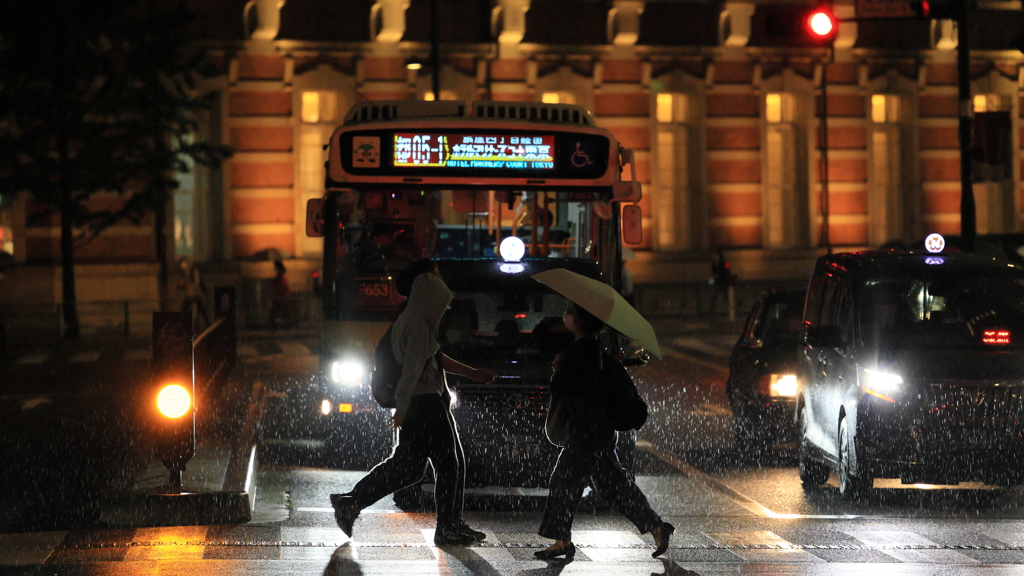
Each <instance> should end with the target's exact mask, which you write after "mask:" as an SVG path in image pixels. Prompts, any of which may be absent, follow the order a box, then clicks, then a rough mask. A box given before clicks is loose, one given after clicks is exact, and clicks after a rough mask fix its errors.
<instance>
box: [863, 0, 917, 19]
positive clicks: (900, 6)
mask: <svg viewBox="0 0 1024 576" xmlns="http://www.w3.org/2000/svg"><path fill="white" fill-rule="evenodd" d="M916 16H917V14H916V13H915V12H914V9H913V8H912V7H911V3H910V2H908V1H907V0H857V18H914V17H916Z"/></svg>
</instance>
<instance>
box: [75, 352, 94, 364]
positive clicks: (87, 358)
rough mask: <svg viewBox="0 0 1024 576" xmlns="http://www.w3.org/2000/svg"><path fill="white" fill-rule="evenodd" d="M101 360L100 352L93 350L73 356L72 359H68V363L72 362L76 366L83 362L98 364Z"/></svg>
mask: <svg viewBox="0 0 1024 576" xmlns="http://www.w3.org/2000/svg"><path fill="white" fill-rule="evenodd" d="M99 359H100V351H99V350H92V351H89V352H79V353H77V354H73V355H72V356H71V357H70V358H68V362H72V363H74V364H81V363H82V362H96V361H97V360H99Z"/></svg>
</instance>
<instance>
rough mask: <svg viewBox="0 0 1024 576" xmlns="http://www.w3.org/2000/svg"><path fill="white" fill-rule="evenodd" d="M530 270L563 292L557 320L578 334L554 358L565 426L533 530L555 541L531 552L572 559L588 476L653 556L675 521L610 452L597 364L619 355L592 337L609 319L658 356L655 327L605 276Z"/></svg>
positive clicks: (555, 389)
mask: <svg viewBox="0 0 1024 576" xmlns="http://www.w3.org/2000/svg"><path fill="white" fill-rule="evenodd" d="M533 278H534V279H536V280H537V281H539V282H541V283H542V284H544V285H546V286H548V287H549V288H551V289H552V290H554V291H555V292H558V293H559V294H561V295H562V296H565V297H566V298H567V300H568V302H567V304H566V308H565V312H564V314H563V315H562V321H563V322H564V323H565V327H566V328H567V329H568V330H569V331H571V332H572V333H573V335H574V337H575V338H574V340H573V342H572V344H571V345H570V346H569V348H568V349H567V350H566V351H564V352H562V353H560V354H558V355H557V356H556V357H555V359H554V362H553V364H552V370H553V371H554V374H553V375H552V377H551V389H552V396H553V397H555V398H557V399H560V401H561V402H563V403H564V404H563V407H564V410H565V412H566V426H565V432H566V434H565V438H564V439H563V440H562V441H560V442H559V444H561V445H562V451H561V453H560V454H559V455H558V461H557V462H556V463H555V468H554V470H552V472H551V479H550V480H549V485H548V500H547V503H546V505H545V507H544V517H543V519H542V520H541V524H540V528H539V529H538V530H537V533H538V534H539V535H541V536H543V537H545V538H550V539H552V540H554V541H555V542H554V544H552V545H551V546H549V547H548V548H546V549H544V550H540V551H537V552H534V555H535V556H536V557H538V558H540V559H542V560H550V559H553V558H557V557H559V556H564V557H565V558H566V559H569V560H571V559H572V558H573V556H574V555H575V554H576V546H575V545H574V544H573V542H572V523H573V519H574V517H575V515H576V510H577V508H578V507H579V504H580V500H581V499H582V497H583V490H584V488H585V487H586V486H587V483H588V481H589V482H591V483H592V484H593V486H594V488H595V489H596V490H597V492H598V493H599V494H600V495H601V496H602V497H603V498H604V499H605V500H606V501H607V502H608V503H609V504H611V505H612V507H613V508H615V509H616V510H618V511H619V512H620V513H622V514H623V515H624V516H626V518H627V519H629V521H630V522H632V523H633V525H634V526H636V528H637V530H639V531H640V533H641V534H647V533H650V534H651V536H652V537H653V538H654V544H655V547H656V549H655V551H654V553H653V554H652V556H653V557H655V558H657V557H658V556H661V555H662V554H664V553H665V551H666V550H667V549H668V545H669V539H670V538H671V536H672V533H673V532H675V527H674V526H672V525H671V524H669V523H668V522H664V521H663V520H662V519H661V517H660V516H659V515H658V514H657V512H655V511H654V510H653V509H651V506H650V504H648V502H647V497H646V496H644V494H643V492H642V491H641V490H640V488H639V487H637V485H636V483H634V482H633V480H632V478H631V477H630V475H629V473H628V472H626V471H625V470H624V469H623V468H622V465H621V464H620V463H619V460H618V458H617V457H616V455H615V442H616V431H615V428H614V427H613V425H612V423H611V416H610V413H609V410H610V409H612V406H610V404H611V401H610V400H609V397H608V394H607V390H608V388H607V386H605V385H604V382H603V379H604V378H605V375H606V374H607V373H608V372H606V371H605V370H603V369H602V366H603V364H604V363H606V362H609V361H614V362H617V360H615V359H614V358H611V357H610V356H608V355H607V354H605V353H604V351H603V350H602V349H601V344H600V342H598V339H597V335H598V334H599V333H600V332H601V331H602V330H604V329H605V326H609V327H611V328H612V329H614V330H616V331H618V332H620V333H622V334H623V335H625V336H627V337H629V338H631V339H633V340H634V341H636V342H637V343H638V344H640V345H641V346H643V347H644V348H646V349H648V350H649V351H650V352H651V353H653V354H654V355H655V356H658V357H659V358H660V357H661V350H660V349H659V348H658V341H657V338H656V336H655V335H654V329H653V328H652V327H651V325H650V323H649V322H647V321H646V320H644V318H643V317H642V316H641V315H640V314H639V312H637V311H636V310H635V309H634V308H633V307H632V306H630V305H629V303H627V302H626V300H625V299H623V298H622V296H620V295H619V294H618V293H617V292H616V291H615V290H614V289H613V288H612V287H611V286H608V285H607V284H604V283H602V282H599V281H597V280H593V279H591V278H587V277H585V276H582V275H580V274H576V273H574V272H570V271H568V270H564V269H556V270H547V271H544V272H541V273H538V274H535V275H534V276H533ZM620 368H621V366H620ZM549 437H550V435H549Z"/></svg>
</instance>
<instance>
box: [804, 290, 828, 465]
mask: <svg viewBox="0 0 1024 576" xmlns="http://www.w3.org/2000/svg"><path fill="white" fill-rule="evenodd" d="M827 277H828V274H827V273H825V272H824V271H820V270H819V271H818V272H816V273H815V274H814V276H812V277H811V281H810V283H809V284H808V287H807V299H806V302H805V304H804V317H803V323H804V328H803V330H802V333H801V336H800V342H801V345H802V350H801V357H800V362H799V368H798V370H797V379H798V381H799V384H800V387H801V391H800V394H801V397H802V401H801V403H802V405H803V410H804V412H805V414H804V415H803V416H800V415H798V417H804V418H806V422H805V425H806V426H807V437H808V439H809V440H810V441H811V443H812V444H814V445H817V446H818V447H819V448H822V449H824V448H825V446H823V445H822V443H823V442H824V441H825V434H824V431H823V430H822V428H821V422H822V418H821V417H819V413H820V412H821V410H822V406H821V402H820V396H821V386H822V382H821V362H820V361H819V356H820V355H821V353H822V349H821V347H820V346H819V345H818V343H817V341H816V340H815V339H814V338H813V337H812V335H813V334H814V333H815V331H817V330H818V329H819V327H820V326H821V309H822V305H823V299H824V296H825V287H826V279H827Z"/></svg>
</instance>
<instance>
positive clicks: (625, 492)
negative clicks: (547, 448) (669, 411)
mask: <svg viewBox="0 0 1024 576" xmlns="http://www.w3.org/2000/svg"><path fill="white" fill-rule="evenodd" d="M588 481H589V482H591V483H592V484H593V487H594V489H595V490H597V493H598V494H600V495H601V497H602V498H604V499H605V501H606V502H608V504H610V505H611V506H612V508H614V509H615V510H617V511H618V512H619V513H620V514H622V515H623V516H625V517H626V518H627V519H628V520H629V521H630V522H632V523H633V525H634V526H636V528H637V530H639V531H640V533H641V534H646V533H648V532H650V531H651V530H653V529H655V528H657V527H658V526H660V525H661V516H658V513H657V512H655V511H654V510H652V509H651V506H650V504H648V503H647V497H646V496H644V493H643V492H641V491H640V488H638V487H637V485H636V484H635V483H634V482H633V480H632V479H631V478H630V477H629V473H628V472H626V471H625V470H624V469H623V468H622V465H620V464H619V459H618V458H617V457H616V456H615V442H614V440H613V441H612V442H610V443H603V442H602V443H600V444H597V445H595V444H594V443H592V442H587V441H576V440H575V439H570V440H569V444H568V445H567V446H566V447H565V448H562V452H561V453H560V454H559V455H558V462H556V463H555V469H554V470H553V471H552V472H551V480H550V482H549V484H548V501H547V504H546V505H545V506H544V518H543V520H541V523H540V529H538V530H537V534H540V535H541V536H543V537H545V538H551V539H552V540H571V539H572V521H573V519H574V518H575V517H576V509H577V508H579V505H580V500H581V499H582V498H583V489H584V488H586V486H587V482H588Z"/></svg>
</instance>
